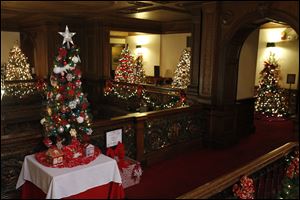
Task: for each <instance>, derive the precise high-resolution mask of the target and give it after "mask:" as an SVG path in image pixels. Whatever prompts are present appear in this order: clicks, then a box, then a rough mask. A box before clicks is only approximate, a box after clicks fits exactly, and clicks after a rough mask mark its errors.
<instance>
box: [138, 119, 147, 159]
mask: <svg viewBox="0 0 300 200" xmlns="http://www.w3.org/2000/svg"><path fill="white" fill-rule="evenodd" d="M145 120H146V117H141V118H136V148H137V149H136V160H137V161H139V162H142V161H143V160H144V133H145Z"/></svg>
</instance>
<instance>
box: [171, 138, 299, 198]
mask: <svg viewBox="0 0 300 200" xmlns="http://www.w3.org/2000/svg"><path fill="white" fill-rule="evenodd" d="M298 148H299V143H298V142H289V143H287V144H285V145H283V146H281V147H279V148H277V149H275V150H273V151H271V152H269V153H267V154H265V155H263V156H261V157H259V158H257V159H256V160H254V161H253V162H250V163H249V164H247V165H245V166H243V167H241V168H239V169H237V170H235V171H233V172H231V173H228V174H225V175H223V176H221V177H219V178H217V179H215V180H213V181H210V182H208V183H206V184H204V185H202V186H199V187H198V188H196V189H194V190H192V191H190V192H188V193H186V194H183V195H181V196H179V197H178V198H177V199H207V198H217V199H223V198H224V199H226V198H228V195H229V196H230V192H231V195H232V197H233V193H232V186H233V185H234V184H235V183H237V182H238V181H239V180H240V178H241V177H242V176H243V175H246V176H250V175H251V176H254V177H255V180H254V182H255V188H256V189H257V192H256V195H255V198H259V199H261V198H269V199H273V198H274V196H273V195H274V192H275V193H276V192H278V184H280V183H281V181H280V180H281V179H282V173H283V172H284V167H285V166H284V162H282V159H283V160H284V157H285V156H287V155H288V154H289V153H291V152H293V151H294V150H296V149H298ZM262 179H264V181H263V182H261V180H262ZM262 184H263V187H261V185H262ZM261 189H263V190H261ZM222 193H223V194H222Z"/></svg>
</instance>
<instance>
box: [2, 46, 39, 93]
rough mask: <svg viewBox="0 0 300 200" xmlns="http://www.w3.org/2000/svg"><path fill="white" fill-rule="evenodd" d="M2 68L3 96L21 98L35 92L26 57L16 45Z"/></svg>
mask: <svg viewBox="0 0 300 200" xmlns="http://www.w3.org/2000/svg"><path fill="white" fill-rule="evenodd" d="M4 68H5V69H4V70H5V75H4V83H3V84H4V87H5V92H4V96H11V97H18V98H23V97H25V96H30V95H32V94H34V93H35V92H37V91H36V88H35V83H34V82H33V77H32V75H31V71H30V65H29V63H28V61H27V57H26V56H25V55H24V54H23V53H22V51H21V49H20V48H19V46H18V45H17V44H15V45H14V46H13V48H12V49H11V50H10V52H9V57H8V62H7V63H5V64H4ZM1 79H2V77H1Z"/></svg>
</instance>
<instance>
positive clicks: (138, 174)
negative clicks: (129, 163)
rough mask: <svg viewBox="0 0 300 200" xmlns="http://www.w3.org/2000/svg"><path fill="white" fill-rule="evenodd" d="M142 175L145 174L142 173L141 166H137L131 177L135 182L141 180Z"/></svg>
mask: <svg viewBox="0 0 300 200" xmlns="http://www.w3.org/2000/svg"><path fill="white" fill-rule="evenodd" d="M142 173H143V171H142V168H141V166H140V165H139V164H136V165H135V166H134V168H133V170H132V175H131V177H132V179H133V180H134V181H136V180H137V179H139V178H140V177H141V176H142Z"/></svg>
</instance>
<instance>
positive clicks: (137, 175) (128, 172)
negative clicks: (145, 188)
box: [120, 157, 143, 189]
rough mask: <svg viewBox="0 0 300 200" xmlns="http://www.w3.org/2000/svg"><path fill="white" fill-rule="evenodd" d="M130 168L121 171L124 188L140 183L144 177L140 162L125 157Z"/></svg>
mask: <svg viewBox="0 0 300 200" xmlns="http://www.w3.org/2000/svg"><path fill="white" fill-rule="evenodd" d="M125 161H126V162H127V163H128V166H127V167H125V168H121V169H120V173H121V177H122V185H123V188H124V189H125V188H128V187H130V186H133V185H136V184H138V183H139V182H140V180H141V176H142V173H143V171H142V168H141V165H140V163H139V162H138V161H135V160H132V159H130V158H128V157H125Z"/></svg>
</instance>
